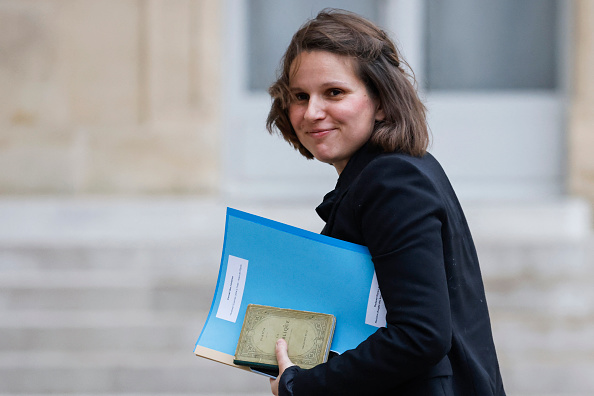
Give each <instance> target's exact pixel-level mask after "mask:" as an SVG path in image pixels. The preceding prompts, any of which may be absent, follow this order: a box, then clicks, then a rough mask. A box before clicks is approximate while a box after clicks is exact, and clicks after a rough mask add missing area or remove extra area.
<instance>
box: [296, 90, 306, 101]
mask: <svg viewBox="0 0 594 396" xmlns="http://www.w3.org/2000/svg"><path fill="white" fill-rule="evenodd" d="M307 99H308V96H307V94H306V93H303V92H300V93H296V94H295V100H297V101H299V102H301V101H302V100H307Z"/></svg>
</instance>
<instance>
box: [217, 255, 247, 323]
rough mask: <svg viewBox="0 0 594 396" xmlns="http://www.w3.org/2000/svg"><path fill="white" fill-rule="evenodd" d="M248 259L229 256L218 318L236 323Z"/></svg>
mask: <svg viewBox="0 0 594 396" xmlns="http://www.w3.org/2000/svg"><path fill="white" fill-rule="evenodd" d="M247 269H248V261H247V260H245V259H242V258H239V257H235V256H231V255H230V256H229V259H228V260H227V273H226V274H225V283H224V285H223V295H222V296H221V302H220V303H219V309H218V310H217V318H219V319H223V320H228V321H229V322H233V323H235V321H236V320H237V314H238V313H239V307H241V299H242V298H243V289H244V287H245V276H246V274H247Z"/></svg>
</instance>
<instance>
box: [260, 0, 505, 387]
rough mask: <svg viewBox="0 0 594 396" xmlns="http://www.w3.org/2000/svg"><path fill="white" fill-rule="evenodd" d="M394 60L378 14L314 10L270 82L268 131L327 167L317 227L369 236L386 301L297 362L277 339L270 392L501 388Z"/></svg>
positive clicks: (485, 321)
mask: <svg viewBox="0 0 594 396" xmlns="http://www.w3.org/2000/svg"><path fill="white" fill-rule="evenodd" d="M401 64H402V61H401V60H400V58H399V55H398V52H397V51H396V48H395V46H394V44H393V43H392V42H391V41H390V39H389V38H388V37H387V35H386V34H385V33H384V32H383V31H382V30H381V29H379V28H378V27H377V26H375V25H374V24H372V23H371V22H369V21H367V20H365V19H363V18H361V17H360V16H358V15H355V14H352V13H349V12H345V11H338V10H325V11H322V12H321V13H320V14H319V15H318V16H317V17H316V18H315V19H313V20H311V21H309V22H308V23H306V24H305V25H304V26H303V27H302V28H301V29H300V30H299V31H298V32H297V33H296V34H295V36H294V37H293V39H292V41H291V43H290V44H289V47H288V49H287V51H286V53H285V56H284V60H283V67H282V70H281V75H280V77H279V79H278V81H276V83H274V84H273V85H272V87H271V88H270V93H271V96H272V98H273V104H272V108H271V110H270V114H269V116H268V121H267V127H268V130H269V131H270V132H273V130H274V129H275V128H276V129H278V130H279V131H280V133H281V134H282V136H283V137H284V139H285V140H287V141H288V142H289V143H290V144H291V145H292V146H293V147H295V148H296V149H297V150H299V152H300V153H301V154H303V155H304V156H305V157H306V158H309V159H311V158H316V159H317V160H319V161H322V162H325V163H328V164H331V165H333V166H334V167H335V168H336V171H337V172H338V174H339V178H338V183H337V185H336V188H335V190H334V191H332V192H331V193H329V194H327V195H326V196H325V197H324V201H323V203H322V204H321V205H320V206H319V207H318V208H317V211H318V214H319V215H320V216H321V217H322V218H323V219H324V220H325V221H326V225H325V227H324V229H323V231H322V233H323V234H325V235H329V236H331V237H335V238H339V239H343V240H346V241H349V242H354V243H358V244H362V245H365V246H367V247H368V248H369V251H370V253H371V255H372V259H373V263H374V266H375V270H376V273H377V278H378V282H379V286H380V289H381V292H382V296H383V299H384V301H385V305H386V308H387V317H386V319H387V326H386V327H385V328H381V329H378V331H377V332H375V333H374V334H373V335H371V336H370V337H369V338H368V339H367V340H365V341H364V342H362V343H361V344H360V345H359V346H358V347H357V348H355V349H353V350H350V351H347V352H345V353H344V354H342V355H340V356H337V357H334V358H332V359H330V360H329V361H328V362H327V363H324V364H321V365H319V366H317V367H314V368H313V369H310V370H303V369H301V368H299V367H297V366H294V365H293V364H292V363H291V361H290V360H289V359H288V357H287V354H286V348H287V347H286V343H285V342H284V341H283V340H279V342H278V343H277V358H278V361H279V367H280V375H279V376H278V378H277V379H276V380H274V381H273V380H271V387H272V391H273V393H274V394H275V395H277V394H280V395H282V396H285V395H295V396H300V395H308V396H312V395H377V394H390V395H422V396H432V395H459V396H466V395H476V396H488V395H498V396H501V395H505V393H504V390H503V385H502V381H501V375H500V373H499V366H498V362H497V357H496V354H495V347H494V345H493V340H492V335H491V326H490V320H489V314H488V310H487V305H486V301H485V294H484V289H483V284H482V279H481V274H480V270H479V266H478V259H477V256H476V251H475V248H474V245H473V242H472V238H471V235H470V231H469V229H468V226H467V224H466V220H465V218H464V215H463V213H462V209H461V207H460V205H459V203H458V200H457V198H456V196H455V194H454V191H453V190H452V187H451V186H450V183H449V181H448V179H447V177H446V175H445V174H444V172H443V170H442V169H441V167H440V165H439V164H438V162H437V161H436V160H435V159H434V158H433V157H432V156H431V155H430V154H429V153H427V152H426V148H427V145H428V141H429V137H428V131H427V125H426V119H425V107H424V106H423V104H422V103H421V101H420V100H419V98H418V96H417V93H416V90H415V89H414V86H413V85H412V83H411V81H410V79H409V76H408V75H407V74H406V72H405V71H404V69H403V68H402V66H401Z"/></svg>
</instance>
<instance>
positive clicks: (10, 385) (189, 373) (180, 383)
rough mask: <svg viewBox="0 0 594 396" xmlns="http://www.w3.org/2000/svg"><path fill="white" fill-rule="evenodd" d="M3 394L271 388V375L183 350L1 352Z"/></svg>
mask: <svg viewBox="0 0 594 396" xmlns="http://www.w3.org/2000/svg"><path fill="white" fill-rule="evenodd" d="M0 378H2V381H1V382H0V394H11V393H14V394H36V393H37V394H55V393H68V394H89V393H101V394H104V393H114V394H115V393H126V394H131V393H137V394H145V393H148V394H180V393H181V394H184V393H186V394H187V393H192V394H217V395H225V394H234V395H239V394H242V395H243V394H255V395H260V394H261V395H265V394H270V393H269V392H270V387H269V383H268V379H267V378H265V377H263V376H260V375H257V374H253V373H248V372H245V371H243V370H239V369H236V368H232V367H229V366H225V365H223V364H220V363H216V362H212V361H209V360H206V359H203V358H199V357H197V356H195V355H194V354H193V353H192V351H191V350H190V351H189V352H188V353H181V352H148V353H147V352H144V351H137V352H134V353H131V352H128V351H123V352H112V351H109V352H92V353H89V352H82V353H64V352H25V353H23V352H18V353H6V352H4V353H0Z"/></svg>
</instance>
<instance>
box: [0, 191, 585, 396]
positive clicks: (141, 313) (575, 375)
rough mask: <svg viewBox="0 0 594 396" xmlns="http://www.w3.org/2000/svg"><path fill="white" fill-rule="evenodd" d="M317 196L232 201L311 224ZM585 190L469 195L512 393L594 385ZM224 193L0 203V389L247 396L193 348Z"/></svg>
mask: <svg viewBox="0 0 594 396" xmlns="http://www.w3.org/2000/svg"><path fill="white" fill-rule="evenodd" d="M313 206H314V203H307V204H300V205H295V204H292V205H287V204H283V205H281V204H274V203H267V204H261V203H260V204H247V203H241V204H237V205H234V207H236V208H238V209H241V210H246V211H249V212H252V213H255V214H259V215H263V216H266V217H270V218H273V219H275V220H279V221H283V222H286V223H289V224H292V225H296V226H299V227H302V228H307V229H310V230H312V231H318V230H319V229H320V228H321V226H322V223H321V221H320V220H319V219H318V218H317V217H316V215H315V213H314V212H313V210H312V209H311V208H312V207H313ZM588 215H589V213H588V210H587V209H586V208H585V207H584V206H583V205H581V204H580V203H579V202H570V201H567V202H562V203H558V202H557V203H555V202H553V203H540V204H534V203H533V204H529V205H528V204H517V205H499V206H493V205H485V204H483V205H477V204H474V205H467V216H468V218H469V222H470V224H471V227H472V229H473V232H474V234H475V239H476V242H477V246H478V248H479V255H480V258H481V262H482V267H483V275H484V278H485V283H486V288H487V293H488V299H489V303H490V307H491V313H492V317H493V329H494V334H495V338H496V344H497V347H498V352H499V355H500V360H501V365H502V371H503V375H504V381H505V383H506V387H507V389H508V394H509V395H519V396H536V395H539V396H546V395H550V396H553V395H554V396H561V395H572V396H580V395H591V394H594V376H593V375H592V373H594V288H592V286H591V285H592V283H593V281H594V243H593V242H594V240H593V239H592V235H591V232H590V229H589V224H590V223H589V220H588ZM224 218H225V206H224V205H223V204H222V203H221V202H220V201H217V200H215V199H212V198H196V199H194V198H192V199H156V198H155V199H143V200H135V199H117V200H115V199H92V198H86V199H51V198H48V199H2V200H0V334H1V336H0V394H15V395H17V394H18V395H22V394H31V395H33V394H35V395H48V394H69V395H73V394H77V395H83V394H85V395H98V394H101V395H123V394H125V395H133V394H134V395H145V396H148V395H163V394H175V395H180V396H181V395H189V394H192V395H194V396H207V395H213V396H214V395H218V396H226V395H239V394H241V395H248V396H259V395H267V394H268V393H269V388H268V383H267V379H265V378H263V377H259V376H256V375H253V374H249V373H245V372H242V371H240V370H236V369H233V368H229V367H226V366H222V365H220V364H217V363H213V362H210V361H207V360H205V359H201V358H197V357H195V356H194V355H193V353H192V350H193V346H194V343H195V341H196V339H197V337H198V334H199V332H200V329H201V326H202V323H203V321H204V319H205V317H206V314H207V312H208V309H209V307H210V303H211V298H212V293H213V289H214V285H215V282H216V276H217V271H218V266H219V261H220V253H221V246H222V238H223V229H224Z"/></svg>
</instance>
